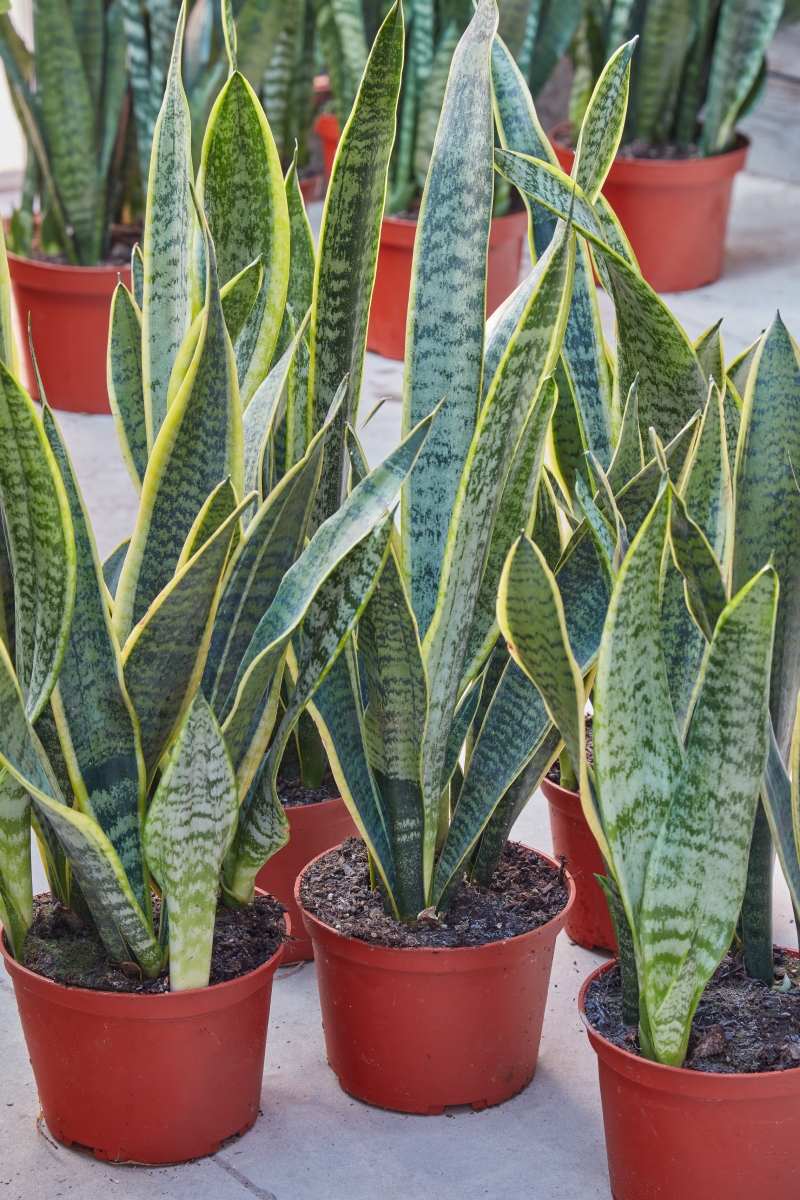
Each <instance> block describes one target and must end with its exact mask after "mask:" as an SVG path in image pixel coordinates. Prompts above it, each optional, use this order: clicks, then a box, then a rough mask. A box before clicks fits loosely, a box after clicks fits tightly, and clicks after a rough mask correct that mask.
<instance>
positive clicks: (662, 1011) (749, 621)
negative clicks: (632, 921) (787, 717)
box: [637, 567, 778, 1066]
mask: <svg viewBox="0 0 800 1200" xmlns="http://www.w3.org/2000/svg"><path fill="white" fill-rule="evenodd" d="M777 598H778V577H777V574H776V573H775V571H773V570H772V568H771V567H766V568H765V569H764V570H763V571H761V572H760V573H759V574H758V575H757V576H756V577H755V578H754V579H753V580H752V581H751V582H750V583H749V584H747V585H746V586H745V587H744V588H742V590H741V591H740V592H739V593H738V594H737V595H736V596H735V597H734V599H733V600H732V601H731V603H730V604H729V605H728V607H727V608H726V610H725V612H724V613H723V614H722V616H721V617H720V619H719V622H718V624H717V628H716V630H715V633H714V638H713V641H712V643H711V648H710V652H709V656H708V663H707V666H706V670H705V675H704V678H703V684H702V687H701V689H700V695H699V697H698V700H697V705H696V708H695V712H694V716H693V719H692V726H691V730H690V732H689V740H688V743H687V747H686V758H685V760H684V763H683V769H682V771H681V774H680V779H679V780H678V781H677V787H676V789H675V792H674V796H673V800H672V803H671V805H670V807H669V812H668V814H667V815H666V820H665V822H664V826H663V828H662V830H661V832H660V835H659V837H658V841H657V843H656V845H655V846H654V848H653V851H652V854H651V856H650V861H649V864H648V866H647V874H646V877H645V882H644V891H643V895H642V902H641V916H640V921H639V928H638V931H637V932H638V935H639V941H640V946H641V968H642V969H640V979H641V983H642V990H643V994H644V1001H645V1004H646V1008H647V1016H648V1019H649V1025H650V1031H651V1033H652V1038H653V1045H654V1049H655V1052H656V1056H657V1058H658V1061H659V1062H663V1063H666V1064H668V1065H671V1066H680V1065H681V1064H682V1062H683V1059H684V1057H685V1054H686V1047H687V1043H688V1039H689V1032H690V1027H691V1021H692V1017H693V1015H694V1010H695V1008H696V1006H697V1003H698V1001H699V999H700V996H701V995H702V992H703V989H704V988H705V985H706V983H707V982H708V980H709V979H710V978H711V975H712V974H713V972H714V971H715V970H716V968H717V966H718V965H719V963H720V961H721V959H722V957H723V955H724V954H725V953H726V951H727V950H728V947H729V946H730V943H731V939H732V937H733V933H734V930H735V927H736V921H737V918H738V916H739V910H740V908H741V904H742V899H743V897H744V890H745V881H746V878H747V863H748V858H749V851H750V838H751V835H752V831H753V823H754V820H755V815H756V804H757V803H758V794H759V783H760V780H761V775H762V772H763V770H764V766H765V764H766V761H767V752H768V745H769V740H768V733H767V722H768V707H767V700H768V680H769V669H770V658H771V654H772V636H773V630H774V626H775V615H776V608H777ZM639 699H640V700H641V694H639ZM712 847H713V853H709V850H710V849H711V848H712ZM690 955H691V956H692V957H693V958H694V964H693V968H694V969H693V970H692V971H691V987H686V989H685V990H684V987H683V986H682V984H681V982H680V979H681V966H682V964H683V962H684V961H686V960H687V958H688V957H689V956H690ZM674 992H675V993H676V994H675V995H674V996H673V993H674Z"/></svg>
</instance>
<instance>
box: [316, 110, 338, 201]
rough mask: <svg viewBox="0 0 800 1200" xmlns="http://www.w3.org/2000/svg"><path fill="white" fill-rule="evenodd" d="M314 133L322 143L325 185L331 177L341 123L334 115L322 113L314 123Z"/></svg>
mask: <svg viewBox="0 0 800 1200" xmlns="http://www.w3.org/2000/svg"><path fill="white" fill-rule="evenodd" d="M314 132H315V133H316V135H317V137H318V138H319V140H320V141H321V142H322V158H323V160H324V162H325V183H326V184H327V182H328V180H329V179H330V177H331V171H332V170H333V160H334V159H335V158H336V148H337V146H338V145H339V122H338V120H337V119H336V115H335V114H334V113H330V112H326V113H320V115H319V116H318V117H317V119H316V121H315V122H314Z"/></svg>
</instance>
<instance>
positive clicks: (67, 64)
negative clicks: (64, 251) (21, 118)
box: [33, 0, 102, 265]
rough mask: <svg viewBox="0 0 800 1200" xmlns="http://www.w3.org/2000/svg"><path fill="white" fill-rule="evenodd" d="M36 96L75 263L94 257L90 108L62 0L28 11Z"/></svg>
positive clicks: (98, 226)
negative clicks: (32, 37) (31, 30)
mask: <svg viewBox="0 0 800 1200" xmlns="http://www.w3.org/2000/svg"><path fill="white" fill-rule="evenodd" d="M33 23H34V41H35V43H36V74H37V78H38V80H39V86H40V88H41V90H40V91H39V92H38V94H37V99H38V108H39V111H40V113H41V122H42V127H43V129H44V132H45V136H46V139H47V147H48V153H49V158H50V162H51V165H52V171H53V180H54V183H55V186H56V189H57V194H58V197H59V199H60V201H61V204H62V206H63V209H64V215H65V217H66V220H67V223H68V226H69V227H70V228H71V229H72V239H73V242H74V246H75V249H76V251H77V254H78V258H79V261H80V262H81V263H82V264H84V265H89V264H92V263H96V262H97V261H98V259H99V258H100V241H101V233H102V210H101V209H100V206H99V205H98V179H97V150H96V129H95V112H96V109H95V106H94V104H93V103H92V95H91V91H90V88H89V83H88V81H87V78H86V72H85V70H84V67H83V63H82V61H81V53H80V47H79V45H78V41H77V39H76V36H75V29H74V26H73V23H72V20H71V17H70V10H69V8H68V6H67V3H66V0H41V2H40V3H37V6H36V10H35V12H34V22H33Z"/></svg>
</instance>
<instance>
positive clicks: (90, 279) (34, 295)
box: [8, 254, 131, 413]
mask: <svg viewBox="0 0 800 1200" xmlns="http://www.w3.org/2000/svg"><path fill="white" fill-rule="evenodd" d="M8 267H9V273H10V275H11V284H12V290H13V292H14V300H15V302H16V305H17V314H18V316H19V323H20V328H21V329H23V330H25V337H24V339H23V341H24V345H22V346H20V358H21V362H22V382H23V383H24V384H25V387H26V388H27V389H28V392H29V393H30V395H31V396H34V397H36V396H38V395H39V391H38V388H37V386H36V377H35V376H34V373H33V364H32V362H31V357H30V352H29V350H28V343H27V329H28V314H29V313H30V318H31V333H32V334H33V348H34V350H35V351H36V360H37V362H38V364H39V370H40V372H41V375H42V383H43V384H44V390H45V392H46V394H47V399H48V402H49V404H50V405H51V406H52V407H53V408H63V409H67V410H68V411H69V412H84V413H110V412H111V409H110V408H109V404H108V392H107V389H106V357H107V349H108V318H109V313H110V311H111V297H112V295H113V292H114V288H115V287H116V286H117V280H118V278H119V276H120V275H121V276H122V282H123V283H124V284H125V286H126V287H128V288H129V287H130V286H131V271H130V267H65V266H59V265H56V264H53V263H43V262H37V261H36V260H35V259H32V258H20V257H19V256H18V255H16V254H9V256H8Z"/></svg>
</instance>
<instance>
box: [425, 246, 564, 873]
mask: <svg viewBox="0 0 800 1200" xmlns="http://www.w3.org/2000/svg"><path fill="white" fill-rule="evenodd" d="M573 264H574V242H573V239H572V236H571V233H570V231H569V230H568V229H567V228H565V227H564V228H562V231H561V233H560V236H557V237H556V238H555V239H554V241H553V243H552V248H551V250H550V251H549V252H548V253H546V254H545V255H544V256H543V257H542V258H541V259H540V260H539V263H538V264H537V269H538V270H539V287H538V288H537V289H536V290H535V291H534V293H533V295H532V296H531V299H530V301H529V303H528V306H527V308H526V310H525V312H524V313H523V315H522V317H521V319H520V322H519V325H518V326H517V330H516V332H515V334H514V336H513V338H512V339H511V342H510V344H509V347H508V349H507V350H506V353H505V355H504V357H503V360H502V361H501V364H500V366H499V367H498V370H497V374H496V375H495V379H494V382H493V384H492V386H491V388H490V390H489V394H488V396H487V398H486V401H485V402H484V405H483V408H482V409H481V412H480V416H479V418H478V423H477V427H476V429H475V433H474V437H473V439H472V445H471V446H470V449H469V452H468V455H467V460H466V464H465V467H464V473H463V477H462V481H461V484H460V486H459V491H458V495H457V498H456V506H455V511H454V513H453V519H452V522H451V529H450V532H449V535H448V539H447V544H446V548H445V555H444V562H443V564H442V570H441V579H440V581H439V592H438V596H437V600H436V609H435V612H434V615H433V619H432V621H431V624H430V626H429V628H428V631H427V633H426V635H425V638H424V640H423V655H424V658H425V666H426V670H427V672H428V681H429V686H430V710H429V714H428V722H427V725H426V729H425V743H424V747H423V788H424V795H425V805H426V812H429V813H430V814H431V817H432V812H433V809H434V805H436V806H437V807H438V797H439V794H440V792H441V773H442V767H443V764H444V755H445V752H446V747H447V739H448V736H449V728H450V723H451V721H452V717H453V713H454V711H455V706H456V701H457V699H458V688H459V682H460V678H461V671H462V669H463V665H464V660H465V657H466V653H467V649H468V642H469V632H470V629H471V626H472V623H473V619H474V614H475V605H476V602H477V599H478V593H479V589H480V583H481V574H482V567H483V566H484V565H485V563H486V559H487V555H488V552H489V546H490V540H491V533H492V527H493V524H494V520H495V517H496V514H497V508H498V505H499V503H500V499H501V495H502V487H503V481H504V479H505V476H506V474H507V472H508V468H509V465H510V463H511V461H512V458H513V454H514V449H515V447H516V444H517V442H518V440H519V435H520V433H521V432H522V428H523V426H524V422H525V419H526V416H527V408H528V404H529V401H528V398H529V397H530V396H531V395H534V396H536V397H537V399H536V403H537V404H538V405H540V406H542V407H544V406H546V407H547V417H548V420H549V416H550V415H552V409H553V401H554V400H555V395H554V393H553V389H552V388H550V387H543V383H544V379H545V378H546V377H547V376H548V375H549V374H550V373H551V372H552V370H553V368H554V367H555V365H556V362H557V359H558V354H559V352H560V349H561V338H562V337H563V332H564V326H565V324H566V320H567V314H568V312H569V302H570V292H571V285H572V269H573ZM448 411H449V410H448V406H447V404H445V406H444V408H443V412H444V413H445V414H446V413H448ZM440 419H441V418H440ZM539 429H540V434H539V436H540V437H541V438H544V436H545V432H546V429H547V421H545V420H544V419H543V418H542V420H541V422H540V424H539ZM412 479H413V477H412ZM434 828H435V826H434V827H433V828H431V827H428V826H427V825H426V837H427V838H429V839H432V838H433V834H434ZM433 849H434V847H433V842H432V841H430V842H426V857H425V860H424V869H425V872H426V883H427V881H428V880H429V879H430V872H431V870H432V868H433Z"/></svg>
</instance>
